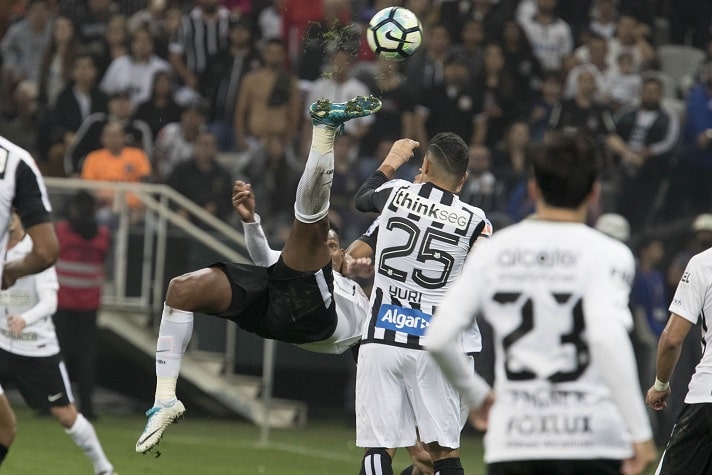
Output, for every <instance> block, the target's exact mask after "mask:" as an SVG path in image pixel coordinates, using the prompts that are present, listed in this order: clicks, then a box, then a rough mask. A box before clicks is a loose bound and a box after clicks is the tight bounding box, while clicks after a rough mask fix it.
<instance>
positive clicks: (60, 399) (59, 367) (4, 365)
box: [0, 349, 74, 410]
mask: <svg viewBox="0 0 712 475" xmlns="http://www.w3.org/2000/svg"><path fill="white" fill-rule="evenodd" d="M0 381H1V382H2V384H3V385H5V384H7V383H8V382H13V383H15V385H16V386H17V389H18V390H19V391H20V394H22V397H23V398H24V399H25V402H26V403H27V405H28V406H30V407H31V408H33V409H37V410H45V409H48V408H50V407H54V406H60V407H61V406H66V405H68V404H69V403H71V402H73V400H74V398H73V396H72V389H71V386H70V384H69V378H68V376H67V369H66V367H65V366H64V361H62V358H61V356H60V355H59V354H56V355H53V356H21V355H16V354H13V353H10V352H8V351H5V350H3V349H0Z"/></svg>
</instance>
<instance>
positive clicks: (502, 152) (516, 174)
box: [492, 121, 531, 195]
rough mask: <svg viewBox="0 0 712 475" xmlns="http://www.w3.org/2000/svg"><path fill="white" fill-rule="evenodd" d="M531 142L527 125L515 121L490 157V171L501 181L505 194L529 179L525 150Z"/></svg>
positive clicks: (523, 184)
mask: <svg viewBox="0 0 712 475" xmlns="http://www.w3.org/2000/svg"><path fill="white" fill-rule="evenodd" d="M530 143H531V138H530V136H529V125H528V124H527V123H526V122H523V121H515V122H512V124H511V125H510V126H509V127H508V129H507V133H506V135H505V138H504V140H503V141H502V142H501V143H500V144H498V146H497V148H496V149H495V150H494V154H493V157H492V171H493V172H494V174H495V176H497V178H498V179H499V180H500V181H501V182H502V184H503V186H504V192H505V194H507V195H509V194H510V193H511V192H512V191H513V190H514V189H516V188H518V187H521V186H526V182H527V180H528V179H529V163H528V162H527V150H528V149H529V145H530Z"/></svg>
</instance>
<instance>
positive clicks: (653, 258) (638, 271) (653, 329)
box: [630, 236, 674, 446]
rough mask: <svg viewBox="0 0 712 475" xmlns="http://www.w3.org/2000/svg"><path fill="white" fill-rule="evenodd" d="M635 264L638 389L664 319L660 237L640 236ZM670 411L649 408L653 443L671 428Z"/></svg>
mask: <svg viewBox="0 0 712 475" xmlns="http://www.w3.org/2000/svg"><path fill="white" fill-rule="evenodd" d="M635 257H636V268H635V278H634V279H633V287H632V288H631V292H630V308H631V311H632V313H633V321H634V323H633V332H634V335H632V336H631V340H632V341H633V350H634V351H635V357H636V361H637V363H638V377H639V379H640V387H641V390H643V388H646V387H647V386H648V385H649V384H650V381H651V380H652V379H653V378H654V377H655V353H656V350H657V346H658V339H659V338H660V334H661V333H662V331H663V329H664V328H665V324H666V323H667V319H668V315H669V313H668V309H667V308H668V305H669V304H670V301H669V299H668V295H667V283H666V281H665V274H663V272H662V271H661V270H660V268H659V266H660V264H661V263H662V260H663V258H664V257H665V249H664V247H663V243H662V242H661V241H660V239H658V238H656V237H653V236H645V237H643V238H642V239H641V240H640V241H639V242H638V243H637V245H636V246H635ZM673 417H674V416H673V414H672V413H671V411H653V414H651V422H652V426H653V433H654V438H655V441H656V444H657V445H658V446H664V445H665V442H666V441H667V438H668V435H669V434H670V431H671V430H672V425H673Z"/></svg>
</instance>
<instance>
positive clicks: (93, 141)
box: [64, 92, 153, 176]
mask: <svg viewBox="0 0 712 475" xmlns="http://www.w3.org/2000/svg"><path fill="white" fill-rule="evenodd" d="M107 109H108V112H106V113H104V112H97V113H93V114H91V115H89V117H87V118H86V119H85V120H84V121H83V122H82V125H81V126H80V127H79V130H77V133H76V135H75V137H74V139H73V140H72V141H71V143H70V145H69V147H67V151H66V153H65V154H64V169H65V173H66V174H67V176H73V175H76V174H78V173H79V172H80V170H81V169H82V163H83V162H84V158H85V157H86V156H87V154H89V153H90V152H93V151H94V150H98V149H100V148H101V147H102V144H101V136H102V131H103V130H104V126H105V125H106V124H107V123H109V122H118V123H120V124H122V126H123V128H124V134H125V137H124V139H125V141H126V144H127V145H128V146H130V147H136V148H140V149H142V150H143V151H144V153H146V155H149V156H150V154H151V153H152V151H153V136H152V135H151V128H150V127H149V126H148V124H146V123H145V122H144V121H142V120H138V119H132V118H131V116H132V115H133V108H132V106H131V100H130V98H129V94H128V92H118V93H116V94H114V95H113V96H111V98H110V99H109V104H108V107H107Z"/></svg>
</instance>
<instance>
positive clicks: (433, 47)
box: [404, 23, 451, 95]
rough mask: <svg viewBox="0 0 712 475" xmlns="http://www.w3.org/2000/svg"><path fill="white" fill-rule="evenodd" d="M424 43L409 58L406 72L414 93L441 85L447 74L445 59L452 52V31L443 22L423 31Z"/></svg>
mask: <svg viewBox="0 0 712 475" xmlns="http://www.w3.org/2000/svg"><path fill="white" fill-rule="evenodd" d="M423 35H424V37H423V45H422V46H421V47H420V49H419V50H418V51H417V52H416V53H415V54H414V55H413V56H412V57H411V58H410V59H409V60H408V62H407V63H406V65H405V70H404V74H405V76H406V77H407V78H408V86H409V87H410V88H411V90H412V91H413V93H414V94H416V95H418V94H420V93H421V92H423V91H425V90H427V89H430V88H433V87H435V86H439V85H441V84H442V83H443V76H444V75H445V71H444V70H445V60H447V59H448V57H449V56H450V53H451V50H450V48H451V40H450V32H449V31H448V29H447V27H446V26H445V25H443V24H442V23H438V24H435V25H433V26H431V27H430V29H429V30H425V31H424V32H423Z"/></svg>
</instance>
